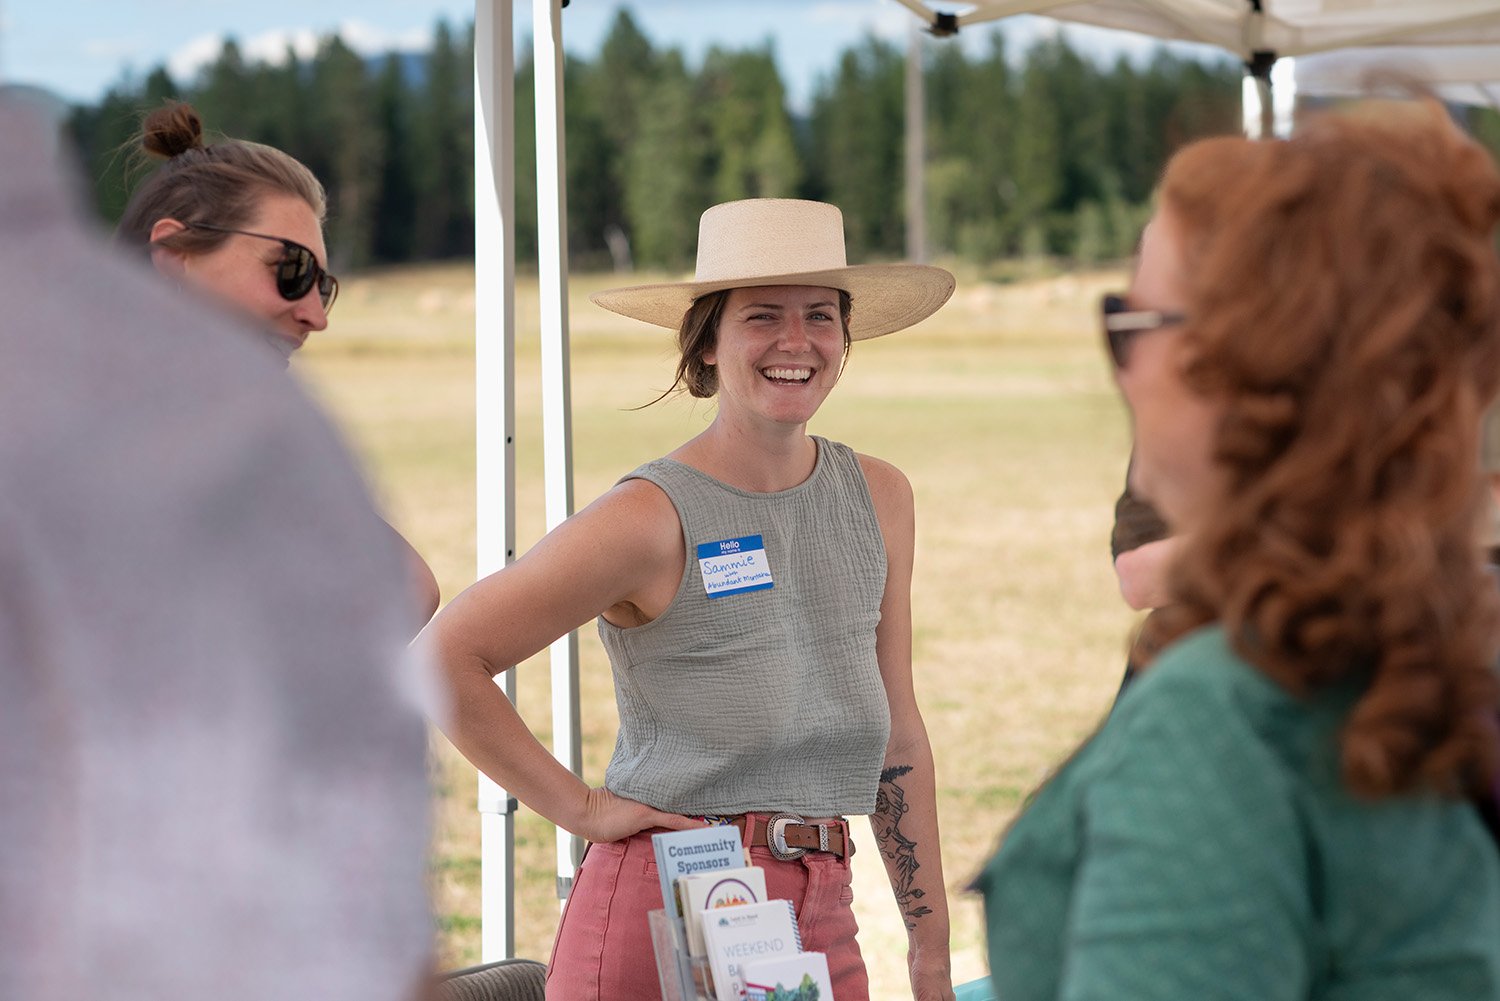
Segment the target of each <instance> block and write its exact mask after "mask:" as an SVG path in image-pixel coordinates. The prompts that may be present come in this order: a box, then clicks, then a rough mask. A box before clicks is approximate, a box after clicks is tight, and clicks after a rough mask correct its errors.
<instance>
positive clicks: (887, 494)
mask: <svg viewBox="0 0 1500 1001" xmlns="http://www.w3.org/2000/svg"><path fill="white" fill-rule="evenodd" d="M855 456H856V457H857V458H858V459H859V468H860V469H861V470H862V471H863V472H864V474H865V482H866V483H868V484H869V485H870V497H871V498H872V499H873V500H874V501H875V509H876V510H877V511H880V512H881V516H882V517H884V516H885V511H886V510H887V509H891V510H900V509H905V510H906V511H910V510H911V508H912V505H913V500H912V490H911V481H910V480H908V479H907V478H906V474H905V473H903V472H902V471H901V470H900V469H898V468H897V467H896V466H894V465H892V464H891V463H889V462H886V461H885V460H884V459H877V458H875V456H873V455H865V454H863V453H860V452H856V453H855Z"/></svg>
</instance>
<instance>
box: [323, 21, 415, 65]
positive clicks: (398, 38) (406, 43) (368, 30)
mask: <svg viewBox="0 0 1500 1001" xmlns="http://www.w3.org/2000/svg"><path fill="white" fill-rule="evenodd" d="M339 37H341V38H343V40H344V44H345V45H347V46H349V48H351V49H353V50H354V51H355V52H358V53H359V54H360V55H362V56H379V55H384V54H385V53H387V52H390V51H392V50H396V51H399V52H420V51H423V50H425V49H427V48H428V47H430V46H431V45H432V29H431V28H430V27H428V28H412V29H410V30H408V31H404V32H393V31H388V30H386V29H385V28H380V27H376V26H375V25H373V24H370V23H369V22H367V21H359V20H353V19H351V20H348V21H345V22H344V23H343V24H340V25H339Z"/></svg>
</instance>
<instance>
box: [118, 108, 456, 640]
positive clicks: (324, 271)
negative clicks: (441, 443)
mask: <svg viewBox="0 0 1500 1001" xmlns="http://www.w3.org/2000/svg"><path fill="white" fill-rule="evenodd" d="M140 141H141V148H142V149H143V150H144V152H145V153H146V154H147V155H149V156H150V157H153V158H157V159H160V160H163V161H165V162H163V163H162V164H161V166H159V167H158V168H157V169H156V170H155V171H153V172H152V173H151V174H150V176H148V177H147V178H146V180H145V181H143V182H142V183H141V185H140V186H139V187H138V188H137V189H136V190H135V192H134V194H133V195H132V196H131V198H130V201H129V203H128V204H127V205H126V208H125V213H124V215H123V216H122V217H121V219H120V223H119V226H118V227H117V229H116V239H117V240H118V241H119V242H120V243H122V244H124V245H126V246H127V247H135V248H139V249H140V250H142V251H144V252H145V253H147V254H148V255H149V257H150V260H151V264H152V266H153V267H155V268H156V270H157V271H159V272H160V273H161V274H162V275H164V276H165V277H167V278H170V279H172V280H174V281H176V282H178V283H180V284H182V285H184V286H187V287H191V288H195V289H198V290H199V291H201V292H205V293H207V294H208V295H210V296H211V297H213V298H214V299H216V300H218V302H220V303H222V304H224V305H227V306H229V307H230V308H231V309H233V310H234V311H236V312H238V313H240V314H241V315H243V316H244V317H245V318H247V319H248V320H250V321H251V322H252V323H253V324H254V325H255V326H256V327H258V328H259V329H261V330H263V331H266V332H267V334H268V335H269V336H270V339H271V343H272V344H273V345H274V346H275V347H276V348H277V350H278V351H279V352H280V354H281V356H282V357H283V358H288V357H290V356H291V354H292V352H294V351H296V350H297V349H298V348H300V347H302V345H303V344H304V343H306V341H307V338H308V337H309V336H310V335H311V334H312V333H313V332H314V331H319V330H323V329H324V328H326V327H327V326H328V311H329V310H330V309H331V308H332V307H333V303H334V300H335V298H336V297H337V296H338V288H339V283H338V279H336V278H335V277H334V276H333V275H332V274H330V273H329V272H328V265H327V262H328V253H327V250H326V249H325V248H324V245H323V217H324V214H325V212H326V211H327V200H326V198H325V196H324V193H323V185H322V184H320V183H319V182H318V179H317V178H316V177H314V176H313V173H312V171H310V170H308V169H307V168H306V167H305V166H303V165H302V164H301V163H299V162H298V161H297V160H296V159H295V158H293V157H291V156H289V155H288V154H286V153H284V152H282V151H281V150H279V149H276V148H275V147H273V146H266V145H263V144H261V143H255V142H248V141H246V140H243V139H223V140H220V141H219V142H215V143H211V144H205V143H204V141H203V122H202V120H201V119H200V118H199V116H198V113H197V112H196V111H194V110H193V108H192V106H191V105H188V104H183V103H180V102H168V103H166V104H165V105H163V106H162V107H160V108H158V109H156V110H155V111H152V112H151V113H150V114H148V115H147V116H146V119H145V121H144V123H143V126H142V134H141V140H140ZM392 534H393V535H395V536H396V539H397V541H398V543H399V544H400V546H401V547H402V548H403V549H404V550H405V551H406V553H407V563H408V565H409V567H410V576H411V579H412V588H413V592H414V601H415V605H416V608H417V612H418V615H419V619H420V621H417V622H416V624H415V625H416V627H417V628H420V627H421V626H422V625H423V624H425V623H426V622H427V620H428V619H430V618H432V615H433V613H434V612H435V611H437V606H438V601H439V594H438V586H437V580H436V578H435V577H434V576H433V574H432V570H431V569H430V568H429V567H428V566H427V563H426V561H425V560H423V559H422V557H421V556H420V555H419V554H418V553H417V552H416V550H415V549H413V548H412V546H411V545H410V544H409V543H408V542H407V541H406V540H405V539H404V538H402V537H401V536H400V534H399V533H396V532H395V531H394V529H393V530H392Z"/></svg>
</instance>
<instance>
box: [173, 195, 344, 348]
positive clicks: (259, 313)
mask: <svg viewBox="0 0 1500 1001" xmlns="http://www.w3.org/2000/svg"><path fill="white" fill-rule="evenodd" d="M158 225H160V224H158ZM236 228H237V229H244V230H248V231H250V232H254V233H263V234H265V235H266V236H274V237H278V238H281V239H286V240H291V241H293V242H295V243H300V244H302V245H303V246H304V247H307V248H308V249H309V250H311V251H312V252H313V256H314V257H316V258H317V260H318V263H319V264H320V265H321V266H323V267H324V268H326V267H327V265H328V251H327V250H326V249H325V248H324V246H323V230H322V227H321V226H319V225H318V218H317V216H315V215H314V214H313V210H312V206H310V205H308V204H307V203H306V202H305V201H303V200H302V199H300V198H298V197H296V196H295V195H282V194H274V195H266V196H265V197H263V198H262V199H261V200H260V205H259V207H258V209H257V211H256V212H255V214H254V216H252V217H251V218H250V219H249V220H248V221H247V222H246V223H245V224H244V225H243V226H239V227H236ZM153 237H155V233H153ZM283 250H284V248H283V247H282V245H281V244H280V243H278V242H277V241H276V240H264V239H261V238H259V237H254V236H246V235H244V234H241V233H231V234H228V235H227V236H225V238H224V242H223V243H221V244H220V245H219V246H218V247H217V248H215V249H214V250H212V251H210V252H208V253H206V254H176V255H173V256H172V260H173V262H174V264H173V265H169V266H175V267H176V268H177V269H178V273H180V274H181V275H182V277H183V278H185V279H187V280H188V281H190V282H192V283H193V284H194V285H196V286H198V287H199V288H201V289H203V290H205V291H207V292H209V293H211V294H213V295H216V296H218V297H219V298H220V299H223V300H224V301H226V302H228V303H230V304H231V305H233V306H236V307H238V308H239V309H241V310H243V311H244V312H246V313H248V314H250V315H251V316H252V317H254V318H255V319H256V320H258V321H260V322H261V324H262V325H266V326H269V327H270V328H271V329H272V330H273V331H274V332H275V333H276V334H277V335H278V336H280V337H281V338H283V339H284V340H285V341H286V342H287V344H288V345H289V346H290V348H291V350H293V351H295V350H296V349H297V348H300V347H301V346H302V344H303V342H305V341H306V340H307V336H308V334H310V333H312V332H313V331H314V330H322V329H324V328H325V327H327V326H328V313H327V312H326V311H325V310H324V309H323V302H322V300H321V299H320V298H319V297H318V290H317V288H316V286H315V287H314V288H312V289H311V290H310V291H309V292H308V293H307V294H306V295H304V296H303V297H302V298H301V299H298V300H296V301H290V302H289V301H288V300H286V299H283V298H282V297H281V293H280V292H278V291H277V290H276V266H277V264H278V263H279V262H280V261H281V258H282V254H283ZM159 261H160V259H159ZM158 267H161V268H162V269H163V270H166V268H165V267H163V266H162V264H161V263H160V262H159V263H158Z"/></svg>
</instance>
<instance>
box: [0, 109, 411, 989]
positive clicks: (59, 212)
mask: <svg viewBox="0 0 1500 1001" xmlns="http://www.w3.org/2000/svg"><path fill="white" fill-rule="evenodd" d="M0 135H4V136H5V142H4V144H3V145H0V301H3V302H4V303H5V307H6V317H5V322H4V323H3V324H0V357H3V358H4V359H5V365H4V366H3V368H0V804H3V806H0V846H3V851H0V998H6V999H17V1001H20V999H25V1001H78V999H81V998H88V999H92V1001H179V999H181V1001H188V999H200V998H215V999H219V1001H241V999H243V1001H266V999H271V998H317V999H318V1001H405V999H407V998H410V997H411V996H412V992H413V990H414V988H415V987H416V986H417V984H418V982H419V980H420V978H421V977H422V975H423V974H424V973H425V972H426V968H425V961H426V960H427V959H428V957H429V956H430V955H431V951H432V929H431V923H430V920H429V917H428V914H427V904H426V893H425V868H426V867H425V860H426V848H427V839H426V823H425V817H426V815H427V809H428V794H427V789H426V783H425V747H426V744H425V726H424V724H423V721H422V714H421V711H420V709H419V707H418V706H417V705H416V704H415V702H416V700H415V699H414V698H413V697H412V693H410V692H407V691H404V690H403V689H402V685H403V682H402V681H401V680H400V679H402V678H409V677H411V676H412V675H413V674H414V673H415V672H413V671H412V670H411V669H410V666H409V665H406V664H405V663H404V662H405V661H406V659H407V658H408V657H409V654H408V652H407V638H408V636H409V634H410V630H409V626H410V610H409V599H408V597H407V592H406V588H405V576H404V573H403V563H402V558H401V554H400V552H399V550H398V549H397V548H396V547H395V546H394V545H393V544H392V541H391V538H390V533H389V531H388V530H387V529H386V528H385V526H384V525H382V523H381V521H380V519H379V517H378V516H377V515H376V513H375V511H374V510H373V508H372V507H371V504H370V501H369V499H368V497H367V495H366V493H365V490H364V487H363V485H362V483H361V481H360V477H359V475H358V473H357V471H356V469H355V468H354V466H353V464H352V462H351V461H350V458H349V456H348V455H347V454H346V452H345V451H344V449H343V448H342V447H341V446H340V445H339V443H338V442H337V440H336V439H335V436H334V435H333V433H332V432H331V431H330V429H329V427H328V425H327V423H326V422H325V421H324V419H323V418H322V417H321V416H320V415H319V414H318V413H317V412H316V410H315V409H314V408H313V406H312V405H311V404H309V402H308V401H307V399H306V398H305V397H304V396H303V395H302V394H301V393H300V392H299V391H298V390H297V388H296V385H295V384H294V383H293V382H292V381H291V380H289V379H287V378H286V376H285V374H284V372H283V371H282V366H281V365H279V364H278V363H277V362H276V360H275V358H274V357H273V356H272V355H270V354H269V353H267V352H266V350H265V348H264V346H263V345H262V344H261V343H259V342H258V339H257V336H256V334H255V333H254V332H253V331H251V330H250V329H249V328H248V327H241V326H238V325H236V324H233V323H231V322H229V321H228V320H227V319H223V318H220V317H218V316H217V315H209V314H208V313H206V312H205V311H204V310H201V309H196V308H194V307H193V306H192V305H191V304H189V303H187V302H185V301H183V299H182V297H181V296H180V295H178V294H177V293H175V292H174V291H173V290H172V288H171V287H170V286H168V285H166V284H164V283H161V282H158V281H155V280H153V279H151V278H149V277H147V276H146V275H144V274H143V273H142V272H141V270H140V268H139V267H136V266H134V265H133V264H132V262H130V261H128V260H126V259H124V258H117V257H116V256H114V255H113V254H111V253H109V252H108V251H107V250H106V249H104V248H103V247H102V246H101V245H99V244H98V243H96V241H95V240H94V239H93V238H92V237H91V235H90V234H88V233H86V232H85V231H84V230H83V227H82V225H81V224H80V223H79V222H78V221H77V219H75V217H74V214H73V205H72V204H71V202H70V200H69V197H68V196H69V195H70V194H72V192H66V191H64V190H63V189H62V188H61V186H60V184H59V181H58V176H59V174H60V173H62V172H63V170H62V168H61V167H60V165H59V163H58V162H57V158H55V156H54V154H53V149H54V147H55V143H56V134H55V131H54V130H53V129H52V128H51V127H49V126H47V125H44V124H43V123H41V122H40V121H38V120H35V119H33V118H32V117H30V115H29V114H27V113H26V112H24V111H23V110H22V109H20V108H17V107H15V106H13V105H11V104H9V103H7V101H6V98H5V97H4V95H3V93H0Z"/></svg>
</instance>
